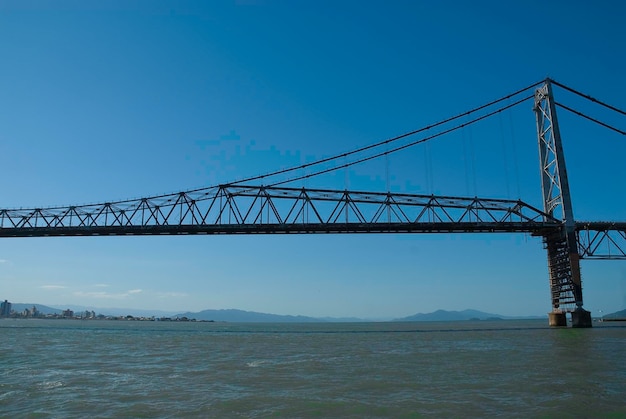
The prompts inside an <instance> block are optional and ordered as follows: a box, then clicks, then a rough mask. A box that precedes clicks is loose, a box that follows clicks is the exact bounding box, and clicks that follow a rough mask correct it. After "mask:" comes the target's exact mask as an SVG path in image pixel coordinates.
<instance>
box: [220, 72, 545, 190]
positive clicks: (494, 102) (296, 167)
mask: <svg viewBox="0 0 626 419" xmlns="http://www.w3.org/2000/svg"><path fill="white" fill-rule="evenodd" d="M542 82H543V81H540V82H536V83H533V84H531V85H529V86H527V87H525V88H523V89H520V90H518V91H516V92H514V93H511V94H509V95H506V96H503V97H501V98H500V99H497V100H494V101H491V102H489V103H486V104H484V105H482V106H479V107H477V108H474V109H472V110H469V111H467V112H463V113H461V114H458V115H455V116H453V117H450V118H447V119H444V120H442V121H439V122H437V123H434V124H432V125H428V126H425V127H423V128H419V129H416V130H414V131H410V132H407V133H404V134H400V135H398V136H395V137H392V138H389V139H387V140H384V141H379V142H377V143H374V144H370V145H368V146H364V147H361V148H358V149H356V150H352V151H349V152H346V153H342V154H337V155H334V156H331V157H326V158H324V159H320V160H316V161H314V162H310V163H305V164H301V165H298V166H292V167H288V168H286V169H281V170H276V171H274V172H270V173H266V174H264V175H256V176H251V177H248V178H245V179H241V180H238V181H235V182H230V183H229V184H230V185H236V184H239V183H245V182H252V181H255V180H259V179H265V178H269V177H274V176H277V175H282V174H284V173H288V172H293V171H295V170H302V169H306V168H308V167H311V166H316V165H319V164H322V163H327V162H329V161H333V160H338V159H342V158H345V157H348V156H351V155H353V154H358V153H362V152H363V151H367V150H370V149H373V148H377V147H380V146H383V145H386V144H390V143H393V142H395V141H398V140H401V139H403V138H406V137H410V136H412V135H415V134H419V133H420V132H424V131H427V130H429V129H432V128H436V127H438V126H441V125H444V124H447V123H449V122H452V121H454V120H457V119H459V118H462V117H464V116H467V115H471V114H473V113H475V112H478V111H480V110H482V109H485V108H488V107H490V106H493V105H495V104H497V103H500V102H502V101H504V100H507V99H510V98H512V97H514V96H517V95H519V94H520V93H523V92H525V91H526V90H529V89H532V88H533V87H535V86H537V85H538V84H541V83H542ZM524 100H526V99H524ZM380 155H384V153H381V154H380ZM300 178H305V177H302V176H301V177H300Z"/></svg>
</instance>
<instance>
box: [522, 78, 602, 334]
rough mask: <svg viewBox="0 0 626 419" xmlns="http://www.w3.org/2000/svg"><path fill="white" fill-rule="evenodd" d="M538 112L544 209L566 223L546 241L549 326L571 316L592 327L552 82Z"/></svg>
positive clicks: (538, 98)
mask: <svg viewBox="0 0 626 419" xmlns="http://www.w3.org/2000/svg"><path fill="white" fill-rule="evenodd" d="M534 111H535V116H536V120H537V137H538V141H539V160H540V169H541V187H542V192H543V209H544V212H545V213H546V214H548V215H550V216H552V217H555V218H557V219H561V220H563V228H561V229H560V230H559V231H557V232H554V233H551V234H547V235H545V236H544V238H543V241H544V245H545V248H546V250H547V253H548V271H549V276H550V294H551V298H552V312H550V313H549V314H548V318H549V324H550V326H566V325H567V318H566V313H568V312H570V313H571V316H572V327H591V313H590V312H589V311H587V310H585V309H583V294H582V280H581V275H580V256H579V254H578V246H577V240H576V223H575V220H574V213H573V211H572V200H571V197H570V192H569V183H568V180H567V170H566V169H565V156H564V153H563V144H562V142H561V133H560V131H559V123H558V121H557V115H556V106H555V102H554V96H553V93H552V83H551V80H550V79H546V81H545V83H544V85H543V86H542V87H540V88H539V89H537V90H536V91H535V106H534Z"/></svg>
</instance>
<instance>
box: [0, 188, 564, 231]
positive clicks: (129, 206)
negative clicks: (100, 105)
mask: <svg viewBox="0 0 626 419" xmlns="http://www.w3.org/2000/svg"><path fill="white" fill-rule="evenodd" d="M560 227H561V222H560V221H558V220H555V219H553V218H552V217H550V216H548V215H547V214H545V213H543V212H542V211H540V210H538V209H536V208H534V207H532V206H530V205H528V204H526V203H524V202H522V201H514V200H504V199H483V198H459V197H448V196H432V195H415V194H401V193H376V192H357V191H346V190H344V191H339V190H329V189H305V188H300V189H298V188H285V187H264V186H246V185H221V186H219V187H216V188H213V189H208V190H201V191H195V192H181V193H178V194H172V195H164V196H159V197H154V198H142V199H138V200H133V201H122V202H116V203H104V204H94V205H83V206H70V207H55V208H34V209H10V210H9V209H3V210H0V237H43V236H98V235H161V234H237V233H243V234H257V233H265V234H267V233H429V232H432V233H438V232H527V233H533V234H536V235H542V234H544V233H545V232H548V231H553V230H554V229H555V228H556V229H560Z"/></svg>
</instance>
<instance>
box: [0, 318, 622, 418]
mask: <svg viewBox="0 0 626 419" xmlns="http://www.w3.org/2000/svg"><path fill="white" fill-rule="evenodd" d="M595 326H596V327H594V328H592V329H550V328H548V327H547V326H546V321H544V320H541V321H499V322H446V323H350V324H333V323H328V324H322V323H319V324H223V323H169V322H168V323H159V322H123V321H71V320H11V319H5V320H2V321H0V336H1V337H0V366H1V367H2V368H1V371H0V416H2V417H55V418H68V417H76V418H79V417H172V418H178V417H219V418H222V417H244V418H257V417H258V418H262V417H289V418H291V417H337V418H340V417H341V418H344V417H354V418H361V417H394V418H395V417H493V416H506V417H559V418H561V417H615V418H618V417H626V399H625V398H624V394H626V327H624V324H622V323H611V324H609V323H598V324H596V325H595Z"/></svg>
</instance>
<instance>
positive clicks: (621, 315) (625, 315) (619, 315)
mask: <svg viewBox="0 0 626 419" xmlns="http://www.w3.org/2000/svg"><path fill="white" fill-rule="evenodd" d="M602 318H603V319H606V320H626V310H622V311H616V312H615V313H611V314H607V315H605V316H602Z"/></svg>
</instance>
